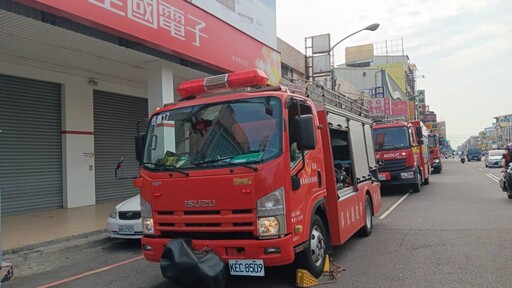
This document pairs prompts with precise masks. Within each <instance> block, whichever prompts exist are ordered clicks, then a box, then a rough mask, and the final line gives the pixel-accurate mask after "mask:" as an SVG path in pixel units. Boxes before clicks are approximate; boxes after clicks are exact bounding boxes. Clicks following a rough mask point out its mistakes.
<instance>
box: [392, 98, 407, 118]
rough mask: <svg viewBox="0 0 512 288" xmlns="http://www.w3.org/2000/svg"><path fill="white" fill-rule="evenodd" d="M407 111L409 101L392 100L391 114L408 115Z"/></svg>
mask: <svg viewBox="0 0 512 288" xmlns="http://www.w3.org/2000/svg"><path fill="white" fill-rule="evenodd" d="M407 112H408V111H407V101H391V115H393V116H406V115H407Z"/></svg>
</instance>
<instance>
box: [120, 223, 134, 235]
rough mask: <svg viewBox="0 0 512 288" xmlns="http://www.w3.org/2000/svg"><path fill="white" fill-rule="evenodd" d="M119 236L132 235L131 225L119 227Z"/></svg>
mask: <svg viewBox="0 0 512 288" xmlns="http://www.w3.org/2000/svg"><path fill="white" fill-rule="evenodd" d="M119 234H133V225H119Z"/></svg>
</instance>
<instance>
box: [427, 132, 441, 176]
mask: <svg viewBox="0 0 512 288" xmlns="http://www.w3.org/2000/svg"><path fill="white" fill-rule="evenodd" d="M428 149H429V151H430V167H431V168H432V173H441V170H443V163H442V162H441V151H440V145H439V135H437V133H428Z"/></svg>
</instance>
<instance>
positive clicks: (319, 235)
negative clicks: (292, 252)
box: [297, 215, 326, 278]
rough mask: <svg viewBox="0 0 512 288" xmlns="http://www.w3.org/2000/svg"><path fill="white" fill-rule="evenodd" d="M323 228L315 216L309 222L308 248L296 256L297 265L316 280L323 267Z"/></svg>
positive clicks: (318, 218)
mask: <svg viewBox="0 0 512 288" xmlns="http://www.w3.org/2000/svg"><path fill="white" fill-rule="evenodd" d="M325 241H326V240H325V228H324V223H323V222H322V219H321V218H320V217H319V216H318V215H315V217H313V221H312V222H311V230H310V233H309V246H308V247H307V248H306V249H304V250H302V251H301V252H299V254H298V255H297V264H298V266H299V267H300V268H303V269H306V270H308V271H309V273H311V275H313V276H315V277H316V278H318V277H320V276H322V274H323V272H324V265H325V256H326V255H325V252H326V248H325Z"/></svg>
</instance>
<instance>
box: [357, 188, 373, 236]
mask: <svg viewBox="0 0 512 288" xmlns="http://www.w3.org/2000/svg"><path fill="white" fill-rule="evenodd" d="M364 207H365V209H364V217H365V218H364V219H365V222H364V226H363V227H361V229H359V231H358V234H359V235H361V236H364V237H368V236H370V235H372V231H373V205H372V200H371V199H370V195H368V194H367V195H366V200H365V204H364Z"/></svg>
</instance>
